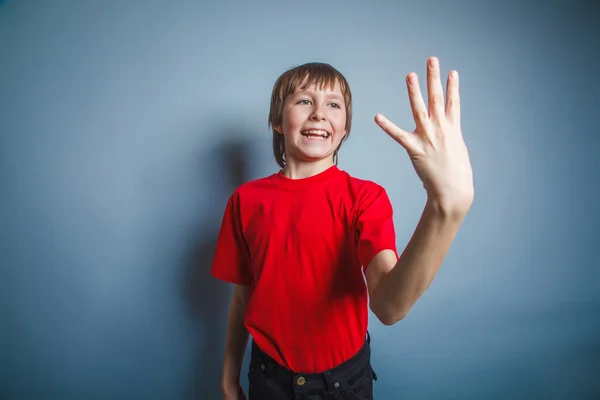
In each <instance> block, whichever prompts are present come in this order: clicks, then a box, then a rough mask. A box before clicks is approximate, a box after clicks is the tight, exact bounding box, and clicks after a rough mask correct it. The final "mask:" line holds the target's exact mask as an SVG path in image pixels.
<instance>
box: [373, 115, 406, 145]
mask: <svg viewBox="0 0 600 400" xmlns="http://www.w3.org/2000/svg"><path fill="white" fill-rule="evenodd" d="M375 123H376V124H377V125H379V127H380V128H381V129H383V130H384V132H385V133H387V134H388V135H389V136H390V137H391V138H392V139H394V140H395V141H396V142H398V143H400V144H401V145H402V147H404V148H405V149H406V150H407V151H408V150H409V149H411V148H412V143H411V138H410V136H409V133H408V132H406V131H404V130H402V129H400V128H398V126H397V125H396V124H394V123H393V122H391V121H390V120H388V119H387V118H386V117H384V116H383V114H377V115H376V116H375Z"/></svg>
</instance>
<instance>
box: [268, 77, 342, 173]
mask: <svg viewBox="0 0 600 400" xmlns="http://www.w3.org/2000/svg"><path fill="white" fill-rule="evenodd" d="M274 128H275V130H276V131H277V132H279V133H280V134H283V135H284V140H285V154H286V160H287V161H288V162H289V161H291V160H295V161H320V160H323V159H327V158H330V157H331V158H332V159H333V153H334V151H335V149H337V148H338V146H339V144H340V142H341V141H342V138H343V137H344V136H345V135H346V129H345V128H346V105H345V103H344V96H343V95H342V92H341V90H340V86H339V84H338V83H337V82H336V84H335V87H334V88H333V89H330V88H328V87H323V89H319V88H318V87H316V86H315V85H311V86H308V87H306V89H304V90H303V89H301V88H300V87H299V88H298V89H297V90H296V92H295V93H293V94H291V95H289V96H288V97H287V98H286V99H285V103H284V105H283V112H282V124H281V125H278V126H274Z"/></svg>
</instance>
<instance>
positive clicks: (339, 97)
mask: <svg viewBox="0 0 600 400" xmlns="http://www.w3.org/2000/svg"><path fill="white" fill-rule="evenodd" d="M303 93H306V94H312V93H316V92H315V91H314V90H299V91H298V92H296V93H294V94H293V96H294V97H295V96H299V95H301V94H303ZM325 97H327V98H329V99H337V100H341V101H343V100H344V96H342V95H341V94H339V93H332V92H329V93H326V94H325Z"/></svg>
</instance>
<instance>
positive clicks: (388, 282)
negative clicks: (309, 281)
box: [365, 200, 464, 325]
mask: <svg viewBox="0 0 600 400" xmlns="http://www.w3.org/2000/svg"><path fill="white" fill-rule="evenodd" d="M463 218H464V213H463V212H460V211H459V212H456V211H454V210H453V209H444V207H441V206H440V205H439V204H437V203H436V202H435V201H433V200H429V201H428V202H427V204H426V206H425V209H424V211H423V214H422V216H421V219H420V221H419V223H418V225H417V228H416V229H415V232H414V234H413V236H412V238H411V240H410V241H409V243H408V245H407V246H406V248H405V249H404V252H402V254H401V255H400V258H399V259H398V260H396V255H395V253H394V252H393V251H392V250H384V251H382V252H380V253H378V254H377V255H376V256H375V257H374V258H373V260H372V261H371V262H370V263H369V265H368V266H367V270H366V273H365V275H366V278H367V287H368V290H369V298H370V303H369V307H370V309H371V311H373V313H374V314H375V315H376V316H377V318H378V319H379V320H380V321H381V322H382V323H383V324H385V325H393V324H395V323H396V322H398V321H400V320H401V319H402V318H404V317H405V316H406V315H407V314H408V312H409V311H410V309H411V308H412V306H413V305H414V304H415V303H416V301H417V300H418V299H419V297H421V295H422V294H423V292H425V290H426V289H427V288H428V287H429V285H430V284H431V282H432V281H433V278H434V277H435V275H436V274H437V272H438V270H439V268H440V265H441V264H442V261H443V260H444V257H445V256H446V254H447V252H448V249H449V248H450V245H451V244H452V242H453V241H454V238H455V236H456V233H457V232H458V229H459V227H460V225H461V223H462V220H463Z"/></svg>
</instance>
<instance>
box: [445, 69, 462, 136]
mask: <svg viewBox="0 0 600 400" xmlns="http://www.w3.org/2000/svg"><path fill="white" fill-rule="evenodd" d="M446 118H448V120H449V121H450V122H452V123H453V124H456V125H458V126H460V95H459V92H458V72H456V71H450V73H449V74H448V83H447V84H446Z"/></svg>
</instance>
